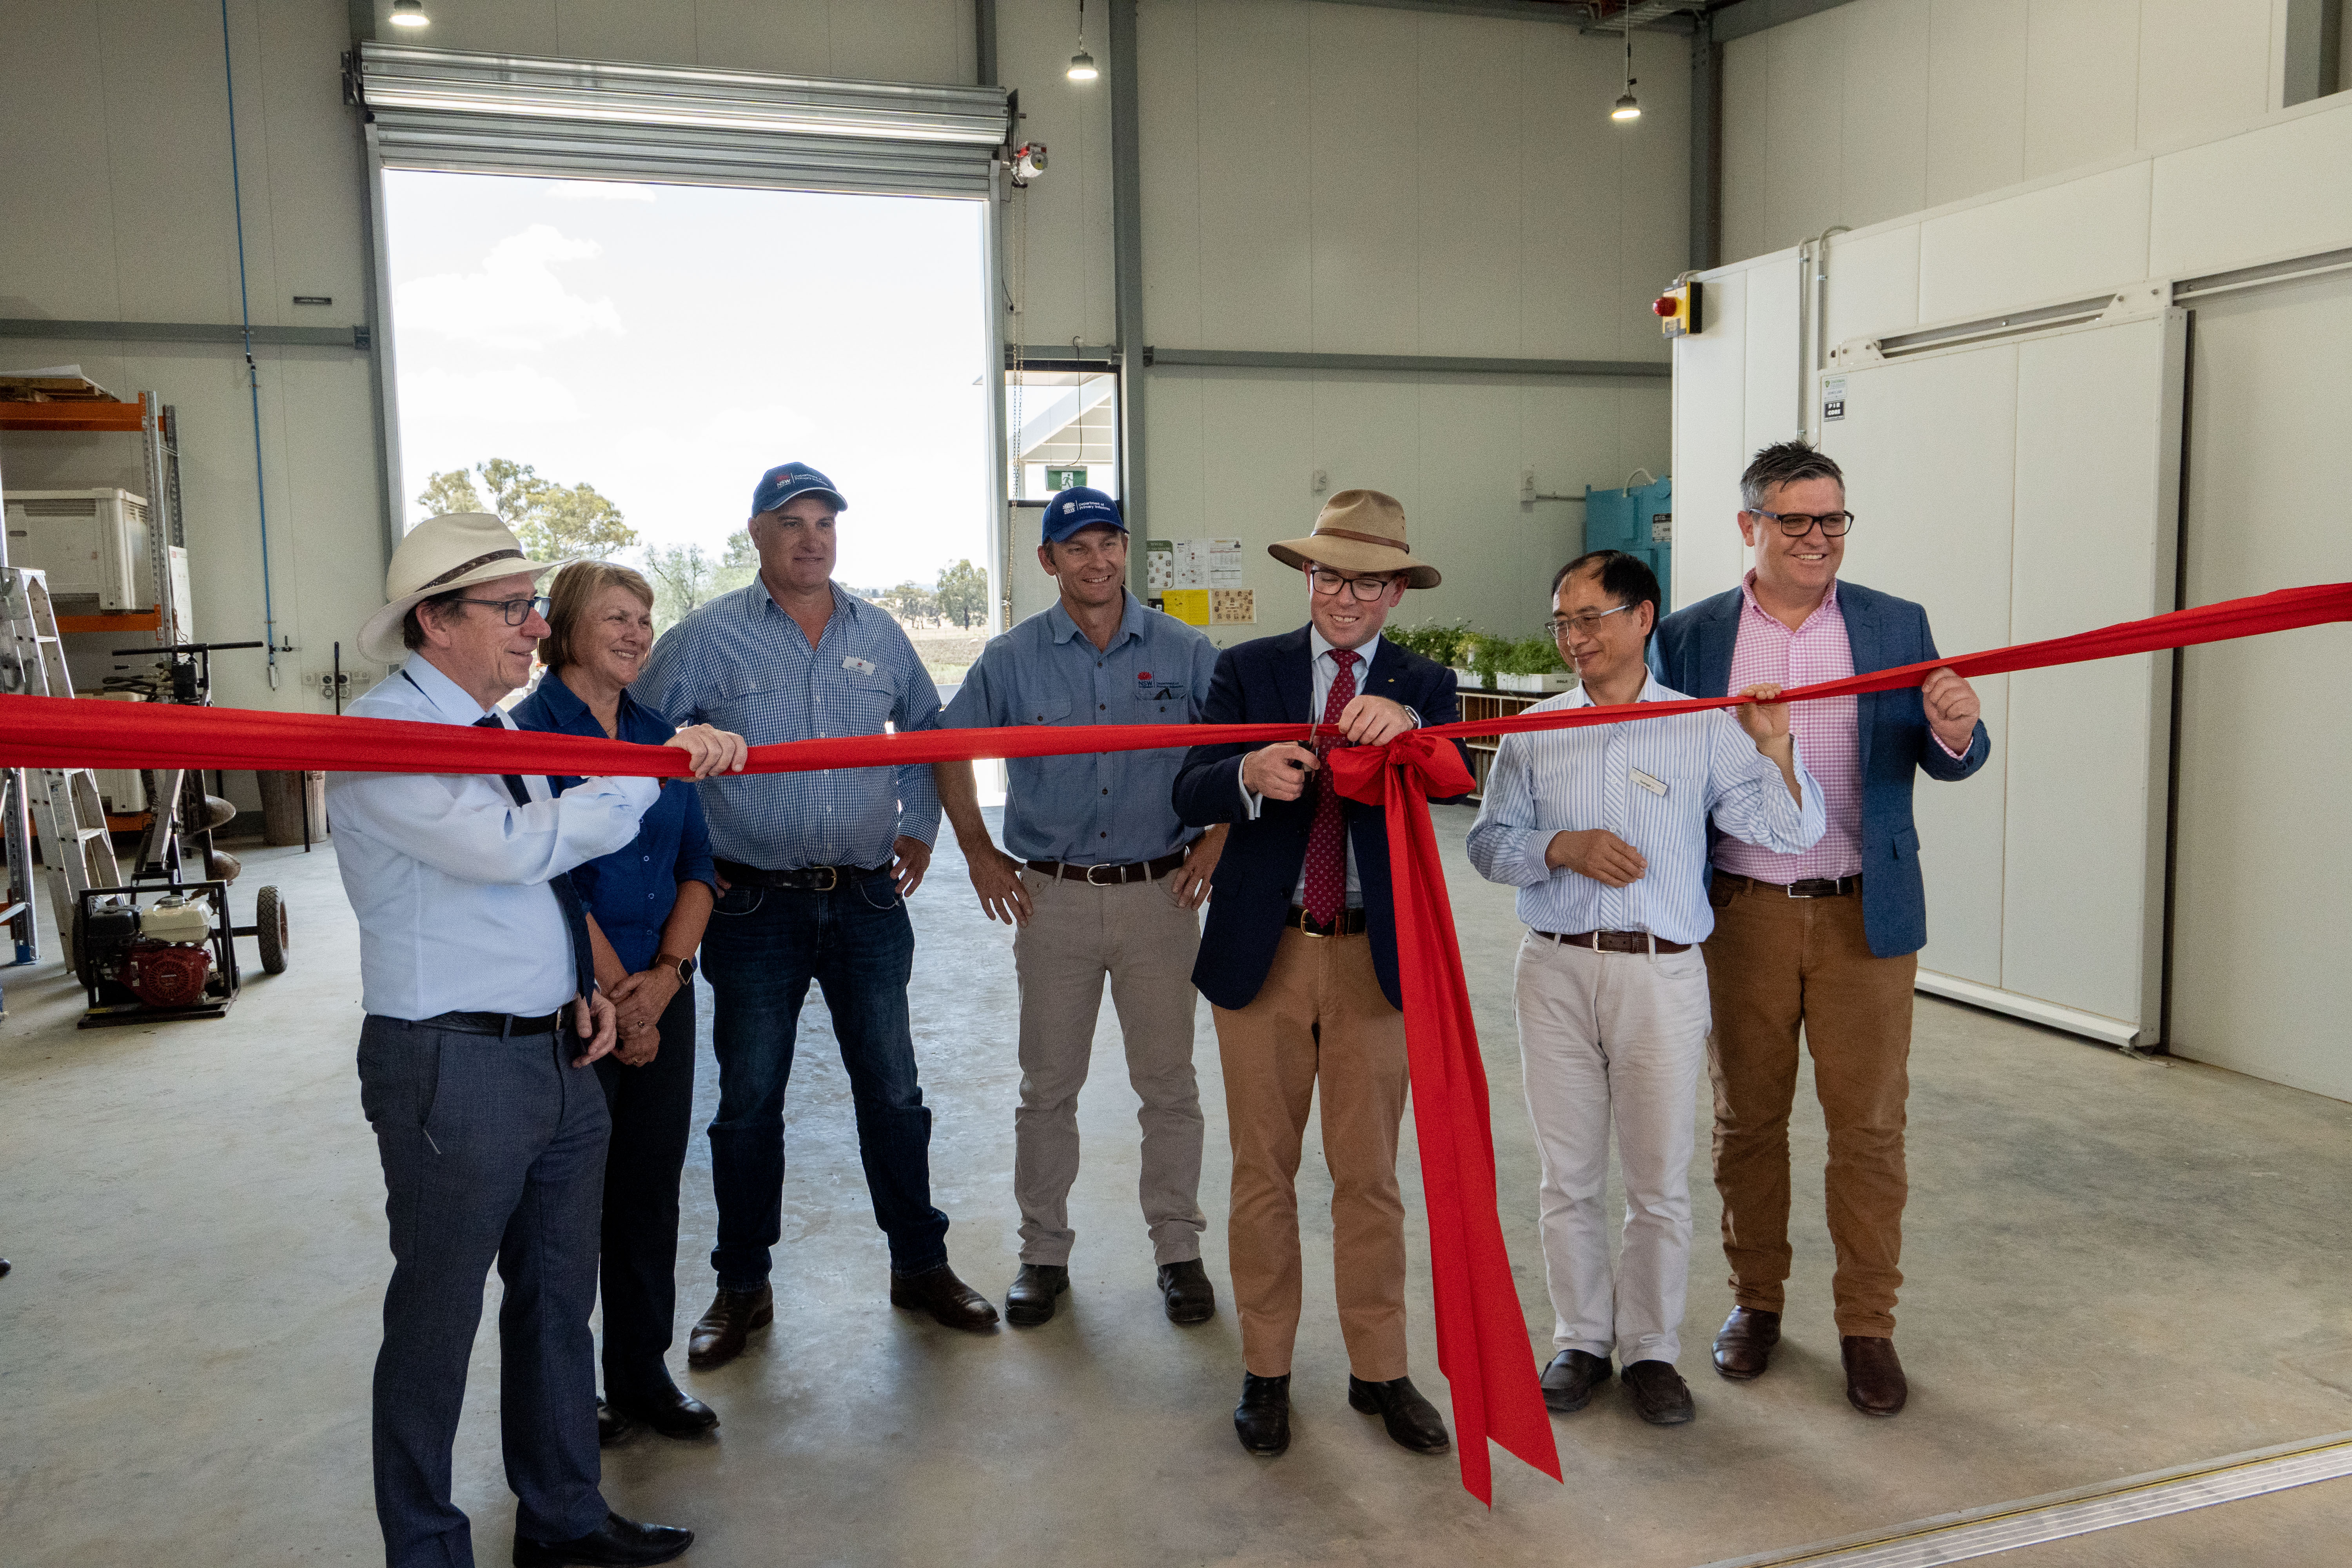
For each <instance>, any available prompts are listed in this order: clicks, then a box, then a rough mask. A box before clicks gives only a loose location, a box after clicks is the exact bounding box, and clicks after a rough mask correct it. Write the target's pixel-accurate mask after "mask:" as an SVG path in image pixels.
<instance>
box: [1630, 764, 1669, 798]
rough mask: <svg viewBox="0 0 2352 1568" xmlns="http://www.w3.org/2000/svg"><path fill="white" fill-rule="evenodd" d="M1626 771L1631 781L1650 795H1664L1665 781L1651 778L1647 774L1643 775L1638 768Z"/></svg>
mask: <svg viewBox="0 0 2352 1568" xmlns="http://www.w3.org/2000/svg"><path fill="white" fill-rule="evenodd" d="M1626 771H1627V772H1628V773H1631V774H1632V776H1633V782H1634V783H1635V784H1640V785H1641V786H1642V787H1643V789H1645V790H1648V791H1649V792H1650V793H1651V794H1652V795H1664V794H1665V793H1666V781H1665V780H1664V779H1657V778H1652V777H1651V776H1650V775H1649V774H1647V773H1643V771H1642V770H1641V769H1639V768H1629V769H1628V770H1626Z"/></svg>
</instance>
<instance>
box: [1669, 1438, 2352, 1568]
mask: <svg viewBox="0 0 2352 1568" xmlns="http://www.w3.org/2000/svg"><path fill="white" fill-rule="evenodd" d="M2345 1476H2352V1432H2338V1433H2336V1434H2335V1435H2334V1436H2327V1437H2312V1438H2306V1439H2305V1440H2304V1441H2302V1442H2300V1443H2288V1444H2284V1445H2282V1446H2281V1447H2275V1448H2257V1449H2254V1450H2252V1452H2249V1453H2244V1454H2231V1455H2230V1456H2229V1457H2228V1458H2220V1459H2208V1460H2205V1461H2204V1462H2202V1463H2200V1464H2194V1465H2182V1466H2179V1467H2177V1468H2172V1469H2168V1470H2155V1471H2151V1472H2149V1473H2148V1474H2147V1475H2144V1476H2132V1477H2129V1478H2127V1479H2124V1480H2119V1481H2105V1482H2101V1483H2099V1484H2098V1485H2095V1486H2088V1487H2080V1488H2077V1489H2074V1490H2073V1491H2064V1492H2052V1493H2050V1494H2048V1495H2046V1496H2043V1497H2037V1498H2022V1499H2020V1500H2017V1501H2015V1502H2004V1503H1995V1504H1993V1505H1992V1506H1991V1507H1990V1508H1978V1509H1969V1510H1966V1511H1964V1512H1960V1513H1947V1514H1939V1515H1937V1517H1936V1518H1934V1519H1923V1520H1919V1521H1916V1522H1914V1523H1910V1524H1899V1525H1896V1526H1895V1527H1894V1528H1892V1529H1887V1530H1871V1531H1863V1532H1862V1533H1861V1534H1859V1535H1849V1536H1845V1537H1843V1538H1841V1539H1839V1540H1836V1541H1822V1542H1814V1543H1813V1544H1812V1545H1811V1546H1799V1547H1793V1548H1788V1549H1784V1550H1782V1551H1778V1552H1759V1553H1757V1554H1756V1555H1755V1556H1752V1557H1738V1558H1727V1559H1725V1560H1723V1561H1721V1562H1717V1563H1707V1564H1706V1568H1795V1565H1796V1564H1799V1563H1802V1564H1806V1565H1807V1568H1935V1565H1936V1564H1939V1563H1965V1562H1967V1561H1969V1559H1970V1558H1975V1557H1990V1556H1991V1555H1993V1554H1994V1553H1995V1552H2013V1551H2015V1550H2017V1549H2018V1548H2019V1547H2021V1546H2038V1545H2040V1544H2042V1542H2050V1541H2063V1540H2065V1539H2066V1538H2067V1537H2069V1536H2074V1535H2087V1534H2089V1533H2091V1532H2092V1531H2098V1530H2112V1529H2114V1528H2115V1527H2116V1526H2117V1525H2122V1524H2137V1523H2139V1522H2140V1521H2143V1520H2149V1519H2161V1518H2163V1517H2164V1516H2166V1515H2167V1514H2174V1513H2187V1512H2188V1511H2189V1510H2192V1509H2200V1508H2210V1507H2211V1506H2212V1505H2213V1504H2215V1503H2221V1502H2235V1501H2237V1500H2240V1499H2242V1498H2250V1497H2261V1496H2263V1494H2265V1493H2267V1492H2279V1491H2285V1490H2287V1489H2290V1488H2293V1487H2302V1486H2309V1485H2310V1484H2312V1483H2313V1482H2314V1481H2326V1480H2335V1479H2339V1478H2341V1477H2345Z"/></svg>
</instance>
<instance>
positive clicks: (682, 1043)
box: [514, 561, 719, 1443]
mask: <svg viewBox="0 0 2352 1568" xmlns="http://www.w3.org/2000/svg"><path fill="white" fill-rule="evenodd" d="M549 597H550V599H551V605H550V606H549V609H548V614H547V621H548V626H549V629H550V634H551V635H550V636H549V637H547V638H546V639H545V640H543V641H542V642H541V644H540V645H539V657H540V659H541V662H542V663H544V664H545V665H546V666H547V674H546V676H545V677H544V678H543V679H541V681H540V683H539V689H537V690H535V691H533V692H532V693H531V694H530V696H529V697H527V698H525V699H523V700H522V701H521V702H520V703H518V704H516V706H515V710H514V718H515V722H516V723H517V724H519V725H520V726H521V727H522V728H524V729H526V730H549V731H556V732H558V733H561V734H566V735H587V736H591V737H594V736H604V737H609V738H613V739H617V740H623V741H640V742H648V743H659V742H663V741H666V740H667V739H668V738H669V736H670V734H671V733H672V731H673V726H671V725H669V724H667V723H665V722H664V721H662V720H661V719H660V718H658V717H657V716H656V715H655V714H653V713H652V712H649V711H648V710H646V709H645V708H644V707H642V706H640V705H639V704H637V703H636V702H635V701H633V700H631V699H630V697H629V693H628V685H629V682H631V681H632V680H635V679H636V676H637V669H638V667H639V666H641V665H642V664H644V662H645V658H646V654H647V653H649V652H651V651H652V648H653V642H654V622H653V603H654V595H653V590H652V589H651V588H650V587H648V586H647V585H646V580H645V579H644V578H643V577H641V576H639V575H638V574H636V573H635V572H632V571H630V570H629V569H628V568H627V567H625V566H614V565H611V564H609V563H605V562H602V561H583V562H579V563H575V564H573V565H571V566H567V567H565V568H564V569H563V571H562V573H560V574H558V575H557V576H556V579H555V583H554V585H553V588H552V589H551V593H550V595H549ZM576 782H577V781H575V780H572V779H557V780H555V781H554V784H555V787H556V789H557V790H558V791H562V790H563V789H566V788H568V787H570V785H572V784H573V783H576ZM572 884H573V885H574V886H575V887H577V888H578V889H580V896H581V900H582V901H583V902H584V903H585V904H586V905H587V906H588V915H589V935H590V940H591V942H592V944H593V946H594V948H595V951H596V980H597V984H599V985H600V986H601V987H602V988H603V990H604V994H606V995H608V996H610V997H611V998H612V999H613V1003H614V1006H615V1007H616V1008H617V1009H618V1010H619V1013H620V1037H621V1043H620V1046H619V1047H618V1049H617V1050H615V1051H614V1054H613V1055H611V1056H607V1057H604V1058H601V1059H599V1060H598V1061H597V1063H596V1076H597V1078H598V1079H599V1080H600V1081H601V1082H602V1084H603V1085H604V1099H605V1102H606V1104H607V1105H608V1106H609V1107H610V1108H611V1110H612V1115H613V1142H612V1147H611V1151H610V1152H609V1153H607V1155H606V1156H605V1160H604V1250H603V1258H602V1267H601V1271H600V1280H599V1283H600V1285H601V1287H602V1289H603V1293H604V1404H603V1405H601V1406H600V1407H599V1409H598V1411H597V1416H598V1427H599V1430H600V1432H601V1433H602V1435H603V1438H604V1441H605V1442H608V1443H609V1442H611V1441H613V1440H614V1438H615V1437H617V1436H620V1435H621V1434H622V1433H623V1432H625V1431H626V1430H627V1428H628V1426H629V1425H630V1424H632V1423H641V1424H643V1425H645V1426H651V1427H652V1428H653V1429H654V1430H655V1431H656V1432H659V1433H661V1434H662V1435H663V1436H668V1437H692V1436H698V1435H700V1434H701V1433H704V1432H707V1431H709V1429H710V1428H711V1427H713V1426H718V1425H719V1417H718V1415H716V1414H715V1413H714V1412H713V1411H712V1410H711V1409H710V1407H709V1405H704V1404H703V1403H702V1402H701V1401H699V1400H698V1399H695V1398H692V1397H691V1396H689V1395H688V1394H685V1393H683V1392H682V1391H681V1390H680V1389H679V1388H678V1386H677V1384H676V1383H675V1382H674V1381H673V1380H672V1379H671V1377H670V1373H669V1367H668V1366H667V1363H665V1362H664V1360H663V1357H664V1356H665V1354H666V1353H667V1352H668V1350H669V1344H670V1328H671V1322H672V1320H673V1319H674V1318H675V1316H676V1315H677V1189H678V1180H679V1176H680V1174H681V1173H683V1172H684V1170H685V1168H686V1148H687V1142H688V1137H689V1136H690V1123H691V1122H692V1120H693V1114H694V984H693V981H694V954H695V952H696V951H697V950H698V948H699V947H700V946H701V945H702V928H703V926H704V924H705V923H706V922H708V921H709V918H710V908H711V905H712V903H713V902H714V901H715V900H716V898H717V896H718V894H717V885H716V874H715V873H714V872H713V871H712V869H711V865H710V838H709V833H708V832H707V830H706V829H705V828H704V826H703V821H702V801H701V797H700V796H699V795H698V794H697V793H696V791H695V789H694V787H693V786H692V785H690V784H685V783H683V782H682V781H679V780H675V779H673V780H670V781H669V782H668V783H667V784H666V785H665V786H664V788H663V789H662V792H661V798H660V799H659V800H657V801H656V802H655V804H654V806H653V809H652V810H650V811H648V812H646V815H645V819H644V821H643V823H642V824H641V825H640V826H639V827H638V830H637V837H636V839H635V842H633V843H632V844H630V845H629V846H628V847H626V848H624V849H619V850H615V851H614V853H612V854H610V855H606V856H604V857H602V858H598V859H594V860H591V861H589V862H588V863H587V864H586V865H584V866H581V867H579V868H576V869H574V870H573V871H572Z"/></svg>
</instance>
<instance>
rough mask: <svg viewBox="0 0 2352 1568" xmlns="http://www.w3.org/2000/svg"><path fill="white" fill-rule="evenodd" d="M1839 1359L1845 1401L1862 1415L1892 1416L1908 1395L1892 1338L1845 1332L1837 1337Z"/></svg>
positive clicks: (1909, 1394)
mask: <svg viewBox="0 0 2352 1568" xmlns="http://www.w3.org/2000/svg"><path fill="white" fill-rule="evenodd" d="M1838 1358H1839V1359H1840V1360H1841V1361H1843V1362H1844V1363H1845V1396H1846V1399H1847V1402H1848V1403H1850V1404H1851V1405H1853V1407H1854V1408H1855V1409H1856V1410H1859V1411H1861V1412H1862V1413H1863V1414H1864V1415H1894V1414H1895V1412H1896V1411H1898V1410H1900V1409H1902V1408H1903V1403H1904V1401H1905V1400H1906V1399H1908V1398H1910V1397H1911V1384H1910V1383H1909V1382H1908V1381H1907V1380H1906V1378H1905V1377H1904V1375H1903V1363H1902V1360H1901V1359H1900V1358H1899V1357H1897V1356H1896V1355H1895V1342H1894V1341H1893V1340H1891V1339H1880V1338H1874V1337H1865V1336H1864V1335H1861V1334H1846V1335H1843V1336H1842V1337H1840V1339H1839V1340H1838Z"/></svg>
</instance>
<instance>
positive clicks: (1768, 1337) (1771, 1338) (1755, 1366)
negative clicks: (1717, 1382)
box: [1715, 1307, 1780, 1383]
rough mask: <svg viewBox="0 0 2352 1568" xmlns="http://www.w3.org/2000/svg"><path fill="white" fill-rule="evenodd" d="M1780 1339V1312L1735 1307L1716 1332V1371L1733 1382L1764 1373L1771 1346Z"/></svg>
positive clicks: (1769, 1361)
mask: <svg viewBox="0 0 2352 1568" xmlns="http://www.w3.org/2000/svg"><path fill="white" fill-rule="evenodd" d="M1779 1343H1780V1313H1778V1312H1766V1311H1760V1310H1758V1309H1756V1308H1754V1307H1734V1308H1732V1309H1731V1316H1729V1317H1727V1318H1726V1319H1724V1320H1723V1327H1721V1328H1719V1329H1717V1330H1716V1331H1715V1370H1716V1371H1717V1372H1719V1373H1722V1374H1723V1375H1724V1376H1726V1377H1727V1378H1729V1379H1731V1381H1732V1382H1734V1383H1746V1382H1748V1380H1749V1379H1750V1378H1758V1377H1761V1376H1763V1375H1764V1369H1765V1368H1766V1367H1767V1366H1769V1365H1770V1364H1771V1362H1772V1347H1773V1346H1774V1345H1777V1344H1779Z"/></svg>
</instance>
